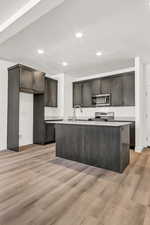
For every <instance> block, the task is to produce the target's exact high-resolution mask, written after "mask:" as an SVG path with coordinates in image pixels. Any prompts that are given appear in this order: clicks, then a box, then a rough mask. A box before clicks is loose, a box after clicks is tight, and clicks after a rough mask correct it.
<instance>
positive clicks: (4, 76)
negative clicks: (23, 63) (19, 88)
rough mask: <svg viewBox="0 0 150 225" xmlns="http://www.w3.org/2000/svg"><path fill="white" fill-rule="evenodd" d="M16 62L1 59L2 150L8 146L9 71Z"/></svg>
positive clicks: (0, 140)
mask: <svg viewBox="0 0 150 225" xmlns="http://www.w3.org/2000/svg"><path fill="white" fill-rule="evenodd" d="M13 65H14V63H12V62H7V61H3V60H0V151H1V150H3V149H6V148H7V102H8V101H7V100H8V99H7V98H8V71H7V68H8V67H11V66H13Z"/></svg>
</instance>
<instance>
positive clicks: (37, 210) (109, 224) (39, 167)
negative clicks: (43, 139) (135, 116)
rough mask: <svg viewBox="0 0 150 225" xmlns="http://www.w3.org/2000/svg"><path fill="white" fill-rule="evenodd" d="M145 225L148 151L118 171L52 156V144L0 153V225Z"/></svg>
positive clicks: (148, 218) (149, 213) (148, 217)
mask: <svg viewBox="0 0 150 225" xmlns="http://www.w3.org/2000/svg"><path fill="white" fill-rule="evenodd" d="M25 224H27V225H150V151H148V150H147V151H145V152H143V153H142V154H138V153H133V152H132V154H131V164H130V166H129V167H128V168H127V169H126V170H125V172H124V173H123V174H119V173H114V172H111V171H108V170H104V169H100V168H95V167H92V166H88V165H84V164H81V163H77V162H73V161H69V160H65V159H60V158H55V145H47V146H44V147H41V146H38V145H37V146H36V145H34V146H31V147H30V149H29V150H26V151H23V152H20V153H15V152H10V151H7V152H1V153H0V225H25Z"/></svg>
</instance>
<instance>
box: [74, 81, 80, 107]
mask: <svg viewBox="0 0 150 225" xmlns="http://www.w3.org/2000/svg"><path fill="white" fill-rule="evenodd" d="M76 105H80V106H82V83H81V82H76V83H73V106H76Z"/></svg>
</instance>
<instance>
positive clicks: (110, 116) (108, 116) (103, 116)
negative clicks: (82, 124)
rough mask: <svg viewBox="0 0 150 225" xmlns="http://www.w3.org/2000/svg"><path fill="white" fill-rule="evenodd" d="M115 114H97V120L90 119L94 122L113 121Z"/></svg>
mask: <svg viewBox="0 0 150 225" xmlns="http://www.w3.org/2000/svg"><path fill="white" fill-rule="evenodd" d="M114 116H115V114H114V112H107V113H106V112H95V118H90V119H89V120H92V121H113V120H114Z"/></svg>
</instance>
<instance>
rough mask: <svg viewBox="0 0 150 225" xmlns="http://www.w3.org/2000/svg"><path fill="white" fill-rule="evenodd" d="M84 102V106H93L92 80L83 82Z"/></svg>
mask: <svg viewBox="0 0 150 225" xmlns="http://www.w3.org/2000/svg"><path fill="white" fill-rule="evenodd" d="M82 97H83V99H82V102H83V107H91V106H92V90H91V82H90V81H86V82H83V83H82Z"/></svg>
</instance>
